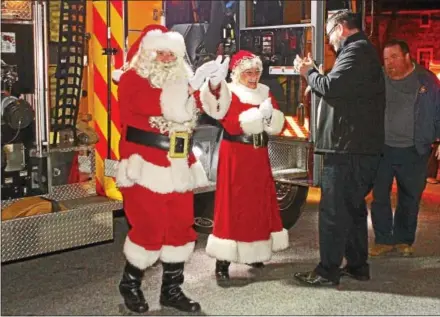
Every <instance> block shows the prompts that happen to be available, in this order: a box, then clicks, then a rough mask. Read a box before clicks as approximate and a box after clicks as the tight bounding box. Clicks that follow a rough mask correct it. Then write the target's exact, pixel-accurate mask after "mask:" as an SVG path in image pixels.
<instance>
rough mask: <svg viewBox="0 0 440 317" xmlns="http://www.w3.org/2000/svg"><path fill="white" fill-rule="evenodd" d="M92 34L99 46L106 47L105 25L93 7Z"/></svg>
mask: <svg viewBox="0 0 440 317" xmlns="http://www.w3.org/2000/svg"><path fill="white" fill-rule="evenodd" d="M93 33H94V34H95V36H96V39H97V40H98V42H99V44H100V45H101V46H102V47H107V25H106V23H105V22H104V20H103V19H102V17H101V15H100V14H99V12H98V10H96V8H95V7H93Z"/></svg>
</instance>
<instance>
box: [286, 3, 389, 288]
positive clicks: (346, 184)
mask: <svg viewBox="0 0 440 317" xmlns="http://www.w3.org/2000/svg"><path fill="white" fill-rule="evenodd" d="M358 21H359V19H358V16H357V15H356V14H354V13H351V12H348V11H344V12H338V13H336V14H335V15H333V16H332V17H331V18H330V19H329V20H328V22H327V25H326V31H327V36H328V37H329V41H330V44H331V45H332V46H333V47H334V49H335V51H336V54H337V57H336V61H335V64H334V66H333V68H332V70H331V71H330V72H329V73H328V74H327V75H321V74H319V72H318V71H317V70H316V69H315V68H314V67H313V66H312V65H313V61H312V60H311V58H310V57H308V58H304V59H301V58H299V57H297V59H296V61H295V65H296V68H297V69H298V71H299V72H300V73H301V75H303V76H304V77H305V78H306V79H307V82H308V84H309V86H310V87H311V89H312V91H313V92H314V93H315V94H316V95H317V96H319V97H321V101H320V104H319V108H318V118H317V125H318V129H317V130H318V131H317V135H316V144H315V152H316V153H318V154H322V155H323V170H322V184H321V202H320V208H319V246H320V259H321V261H320V263H319V264H318V266H317V267H316V268H315V269H314V270H313V271H310V272H304V273H296V274H295V278H297V279H298V280H299V281H301V282H303V283H306V284H309V285H316V286H321V285H338V284H339V280H340V277H341V275H346V276H350V277H352V278H355V279H358V280H368V279H369V278H370V271H369V265H368V263H367V258H368V230H367V213H368V212H367V207H366V203H365V196H366V195H367V194H368V193H369V192H370V190H371V188H372V186H373V180H374V178H375V176H376V172H377V168H378V165H379V159H380V154H381V151H382V148H383V144H384V109H385V82H384V76H383V72H382V67H381V63H380V59H379V56H378V54H377V52H376V50H375V48H374V46H373V45H372V44H371V42H370V41H369V40H368V38H367V37H366V36H365V34H364V33H363V32H362V31H360V29H359V27H358V24H359V22H358ZM344 256H345V258H346V260H347V265H346V266H345V267H344V268H343V269H342V270H341V269H340V268H339V267H340V265H341V263H342V259H343V257H344Z"/></svg>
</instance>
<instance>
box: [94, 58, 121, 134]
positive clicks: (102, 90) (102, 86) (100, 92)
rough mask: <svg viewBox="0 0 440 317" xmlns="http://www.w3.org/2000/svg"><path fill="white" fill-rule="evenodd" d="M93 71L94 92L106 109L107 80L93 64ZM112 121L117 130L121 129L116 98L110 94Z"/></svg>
mask: <svg viewBox="0 0 440 317" xmlns="http://www.w3.org/2000/svg"><path fill="white" fill-rule="evenodd" d="M93 71H94V73H95V93H96V95H97V96H98V98H99V100H100V101H101V103H102V105H103V106H104V108H105V110H106V111H108V107H107V82H106V81H105V80H104V77H103V74H101V73H100V72H99V71H98V68H97V67H96V65H94V70H93ZM111 102H112V117H111V119H112V121H113V123H114V124H115V127H116V128H117V129H118V131H119V132H120V131H121V121H120V114H119V106H118V100H116V98H115V97H114V96H113V94H112V100H111Z"/></svg>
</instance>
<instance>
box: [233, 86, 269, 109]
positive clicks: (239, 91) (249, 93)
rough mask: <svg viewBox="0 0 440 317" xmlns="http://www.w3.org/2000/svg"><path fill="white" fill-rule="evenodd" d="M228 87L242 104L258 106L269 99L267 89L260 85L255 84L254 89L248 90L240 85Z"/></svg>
mask: <svg viewBox="0 0 440 317" xmlns="http://www.w3.org/2000/svg"><path fill="white" fill-rule="evenodd" d="M228 87H229V89H230V90H231V91H232V93H234V94H235V95H236V96H237V97H238V99H239V100H240V101H241V102H242V103H248V104H251V105H254V106H258V105H260V104H261V103H262V102H263V101H264V100H266V99H267V98H269V87H268V86H266V85H263V84H260V83H258V84H257V88H255V89H251V88H248V87H246V86H244V85H242V84H240V83H230V84H228Z"/></svg>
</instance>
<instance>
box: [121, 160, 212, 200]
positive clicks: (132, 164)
mask: <svg viewBox="0 0 440 317" xmlns="http://www.w3.org/2000/svg"><path fill="white" fill-rule="evenodd" d="M168 160H169V161H170V166H169V167H163V166H158V165H154V164H152V163H150V162H147V161H145V160H144V159H143V158H142V157H141V156H140V155H138V154H133V155H131V156H130V157H129V158H128V159H123V160H121V161H120V162H119V164H118V167H117V171H116V184H117V186H118V187H131V186H133V185H134V184H139V185H141V186H143V187H145V188H148V189H150V190H151V191H153V192H156V193H160V194H167V193H172V192H181V193H183V192H186V191H189V190H193V189H194V188H196V187H199V186H200V187H202V186H206V185H207V184H208V178H207V176H206V174H205V173H204V170H203V167H202V165H201V163H200V162H196V163H194V164H192V165H191V167H190V166H188V160H187V159H186V158H181V159H177V158H174V159H170V158H169V159H168Z"/></svg>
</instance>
